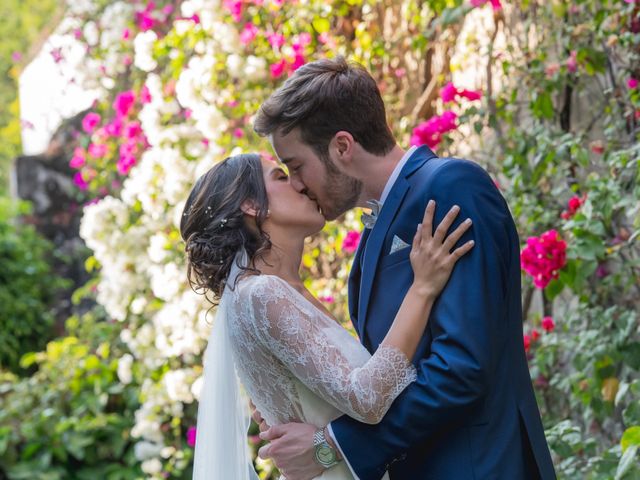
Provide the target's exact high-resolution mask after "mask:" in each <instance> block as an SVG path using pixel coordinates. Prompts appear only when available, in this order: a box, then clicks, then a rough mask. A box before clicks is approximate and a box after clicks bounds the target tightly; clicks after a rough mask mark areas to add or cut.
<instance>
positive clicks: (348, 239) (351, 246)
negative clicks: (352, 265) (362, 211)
mask: <svg viewBox="0 0 640 480" xmlns="http://www.w3.org/2000/svg"><path fill="white" fill-rule="evenodd" d="M359 241H360V232H358V231H357V230H350V231H349V232H347V235H346V236H345V237H344V240H343V241H342V250H343V251H345V252H347V253H353V252H355V251H356V250H357V249H358V242H359Z"/></svg>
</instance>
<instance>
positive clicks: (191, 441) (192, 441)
mask: <svg viewBox="0 0 640 480" xmlns="http://www.w3.org/2000/svg"><path fill="white" fill-rule="evenodd" d="M196 435H197V429H196V427H189V429H188V430H187V445H189V446H190V447H195V446H196Z"/></svg>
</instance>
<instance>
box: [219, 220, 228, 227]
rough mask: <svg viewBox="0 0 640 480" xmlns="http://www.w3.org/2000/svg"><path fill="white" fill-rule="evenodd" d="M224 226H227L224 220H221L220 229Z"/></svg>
mask: <svg viewBox="0 0 640 480" xmlns="http://www.w3.org/2000/svg"><path fill="white" fill-rule="evenodd" d="M226 224H227V219H226V218H223V219H222V220H220V228H224V227H225V225H226Z"/></svg>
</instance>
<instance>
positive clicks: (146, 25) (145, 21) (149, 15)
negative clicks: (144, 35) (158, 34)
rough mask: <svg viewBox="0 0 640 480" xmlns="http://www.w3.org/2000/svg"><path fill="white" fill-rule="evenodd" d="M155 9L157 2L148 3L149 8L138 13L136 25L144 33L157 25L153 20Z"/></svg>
mask: <svg viewBox="0 0 640 480" xmlns="http://www.w3.org/2000/svg"><path fill="white" fill-rule="evenodd" d="M155 8H156V4H155V2H153V1H151V2H149V3H147V6H146V7H145V8H144V10H142V11H137V12H136V23H137V25H138V28H139V29H140V30H142V31H143V32H146V31H147V30H151V29H152V28H153V27H154V25H155V23H156V21H155V19H154V18H153V10H155Z"/></svg>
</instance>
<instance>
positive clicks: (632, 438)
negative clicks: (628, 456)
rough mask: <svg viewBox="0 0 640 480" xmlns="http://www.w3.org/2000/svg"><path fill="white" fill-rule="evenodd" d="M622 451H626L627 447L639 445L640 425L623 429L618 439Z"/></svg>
mask: <svg viewBox="0 0 640 480" xmlns="http://www.w3.org/2000/svg"><path fill="white" fill-rule="evenodd" d="M620 445H621V446H622V451H623V452H624V451H626V450H627V448H629V447H633V446H635V447H638V446H640V426H637V425H636V426H634V427H629V428H627V429H626V430H625V432H624V434H623V435H622V439H621V440H620Z"/></svg>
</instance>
